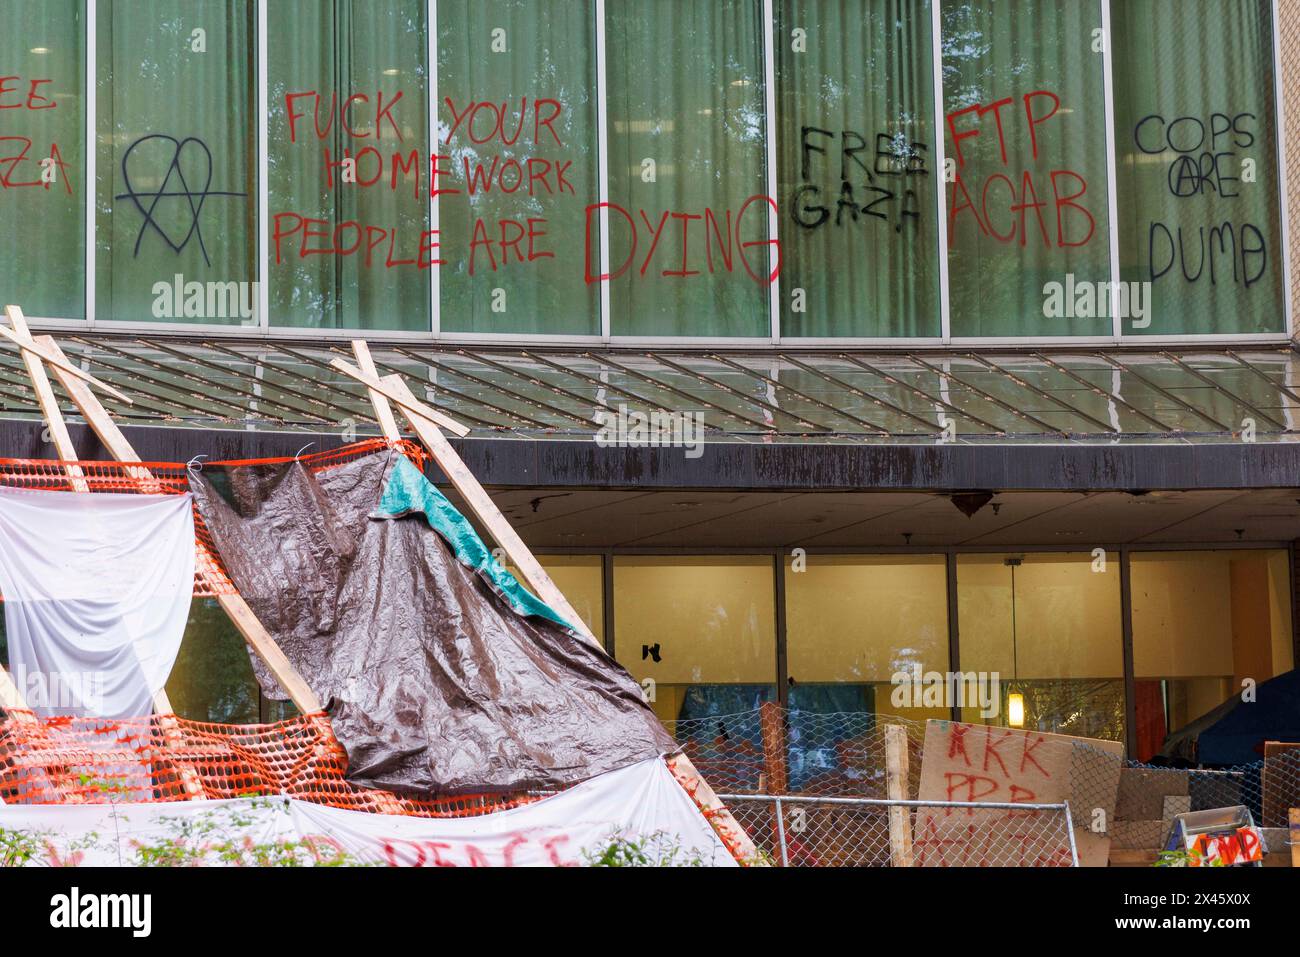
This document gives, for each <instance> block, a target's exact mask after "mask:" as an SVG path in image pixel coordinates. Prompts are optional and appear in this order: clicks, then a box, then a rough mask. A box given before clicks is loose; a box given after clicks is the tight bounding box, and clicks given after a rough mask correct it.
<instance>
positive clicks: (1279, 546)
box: [533, 541, 1300, 757]
mask: <svg viewBox="0 0 1300 957" xmlns="http://www.w3.org/2000/svg"><path fill="white" fill-rule="evenodd" d="M1096 547H1100V548H1103V549H1104V550H1105V551H1106V553H1107V555H1117V556H1118V557H1119V562H1118V572H1119V586H1118V587H1119V592H1120V622H1119V632H1120V653H1121V673H1120V675H1118V676H1116V677H1114V678H1108V679H1105V680H1107V681H1116V682H1121V683H1122V684H1123V686H1124V741H1123V744H1124V746H1125V751H1126V753H1127V754H1128V755H1129V756H1130V757H1131V756H1134V755H1136V753H1137V694H1136V684H1137V677H1136V669H1135V666H1134V648H1135V644H1134V632H1133V587H1132V558H1133V555H1134V554H1149V553H1156V552H1168V553H1177V552H1189V551H1200V552H1217V551H1270V552H1272V551H1277V552H1285V553H1286V555H1287V558H1288V561H1287V575H1288V588H1289V590H1290V591H1289V594H1290V595H1292V596H1294V594H1295V591H1294V589H1295V574H1296V569H1295V554H1296V551H1295V543H1294V542H1289V541H1287V542H1232V543H1229V542H1221V543H1210V544H1206V543H1197V542H1187V543H1176V544H1167V543H1162V544H1151V545H1146V544H1143V545H1118V544H1113V543H1112V544H1102V545H1099V546H1096ZM533 550H534V551H535V552H536V553H537V555H539V556H546V555H589V556H593V557H595V556H599V557H600V559H601V570H602V579H601V594H602V598H603V605H604V608H603V612H604V619H603V620H604V625H605V647H606V649H607V650H608V651H609V653H610V655H611V656H612V655H614V654H615V652H616V649H617V643H616V636H615V631H616V628H617V621H616V619H615V616H614V600H615V582H614V567H615V559H616V558H618V557H623V556H674V555H676V556H680V557H683V558H687V557H714V556H716V557H719V558H726V557H728V556H736V557H752V556H758V555H766V556H769V557H770V558H771V559H772V562H773V573H774V574H773V592H772V604H773V610H774V613H775V615H776V622H775V629H774V641H773V648H772V653H773V656H774V659H775V666H776V669H775V684H776V695H777V700H778V701H779V702H780V703H781V704H785V703H786V702H787V697H788V694H789V643H788V641H789V639H788V618H789V615H788V610H787V596H786V574H787V571H786V565H787V561H788V559H789V556H790V552H789V548H788V547H782V548H754V547H749V548H726V547H722V546H715V547H709V548H682V547H677V546H659V547H655V546H645V547H636V546H626V547H613V548H590V547H588V548H583V547H581V546H573V547H553V548H547V547H538V548H535V549H533ZM806 552H807V555H809V556H814V555H835V556H863V557H870V556H876V555H880V556H890V555H898V556H932V557H934V558H936V559H942V561H943V566H944V570H945V575H944V578H945V581H944V598H945V607H946V611H947V619H948V629H947V635H946V638H947V641H946V651H947V655H948V669H949V670H950V671H953V672H958V671H960V670H961V669H962V664H961V633H960V621H959V615H958V604H959V602H958V598H959V593H958V568H957V566H958V560H959V558H961V557H962V556H963V555H1029V554H1034V555H1063V554H1079V555H1087V556H1089V557H1091V551H1090V550H1086V551H1085V550H1081V549H1080V548H1079V547H1074V548H1069V547H1060V546H1046V545H1036V546H1025V547H1019V548H1007V547H1005V546H991V545H983V546H961V547H958V546H944V547H940V548H934V547H925V546H918V547H902V548H875V547H861V548H852V547H823V548H817V547H809V548H807V549H806ZM1297 626H1300V619H1296V618H1295V615H1294V609H1293V621H1292V629H1293V630H1296V628H1297ZM1297 645H1298V646H1300V638H1297ZM877 683H878V682H877ZM952 720H953V721H961V720H962V714H961V709H960V708H959V707H958V706H957V705H956V704H954V705H953V707H952Z"/></svg>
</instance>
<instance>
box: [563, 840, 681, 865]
mask: <svg viewBox="0 0 1300 957" xmlns="http://www.w3.org/2000/svg"><path fill="white" fill-rule="evenodd" d="M583 858H584V860H585V861H586V863H587V865H588V866H590V867H703V866H704V860H703V858H701V857H700V855H699V852H698V851H694V850H691V851H688V850H686V849H684V848H683V847H682V846H681V844H680V843H678V841H677V839H676V838H674V837H673V836H672V835H670V834H668V833H666V832H664V831H656V832H655V833H654V834H651V835H649V836H644V837H636V836H629V835H624V834H620V833H617V832H615V833H613V834H611V835H610V836H609V838H608V843H607V844H605V845H604V846H603V847H601V848H599V849H595V850H586V851H583Z"/></svg>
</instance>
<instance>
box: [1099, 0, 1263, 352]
mask: <svg viewBox="0 0 1300 957" xmlns="http://www.w3.org/2000/svg"><path fill="white" fill-rule="evenodd" d="M1112 16H1113V17H1114V35H1115V145H1116V153H1117V174H1118V179H1117V185H1118V190H1119V235H1120V272H1121V276H1122V278H1123V279H1124V281H1125V282H1127V283H1150V284H1151V285H1150V302H1151V309H1150V311H1149V312H1148V313H1147V314H1146V315H1144V316H1141V317H1135V318H1134V319H1130V320H1127V321H1126V322H1125V324H1124V331H1125V332H1126V333H1133V334H1137V335H1171V334H1189V333H1194V334H1210V333H1268V332H1283V331H1285V329H1286V311H1285V300H1284V293H1283V282H1282V274H1283V260H1284V259H1285V257H1286V255H1287V251H1286V249H1284V248H1283V246H1282V223H1281V215H1280V210H1281V204H1280V200H1279V189H1280V188H1281V185H1282V183H1281V175H1280V172H1279V169H1278V145H1277V142H1278V141H1277V135H1278V134H1277V120H1276V111H1275V109H1274V91H1273V82H1274V71H1273V10H1272V4H1271V3H1269V2H1267V0H1115V2H1114V3H1113V5H1112Z"/></svg>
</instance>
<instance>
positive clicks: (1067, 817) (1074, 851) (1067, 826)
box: [1061, 801, 1079, 867]
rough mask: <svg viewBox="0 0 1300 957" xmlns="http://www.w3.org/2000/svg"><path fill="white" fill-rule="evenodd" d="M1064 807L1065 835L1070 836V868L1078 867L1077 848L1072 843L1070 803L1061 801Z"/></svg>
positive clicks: (1072, 824)
mask: <svg viewBox="0 0 1300 957" xmlns="http://www.w3.org/2000/svg"><path fill="white" fill-rule="evenodd" d="M1061 803H1062V804H1064V805H1065V833H1066V834H1068V835H1070V866H1071V867H1078V866H1079V846H1078V845H1077V844H1075V842H1074V818H1073V817H1072V816H1071V814H1070V802H1069V801H1062V802H1061Z"/></svg>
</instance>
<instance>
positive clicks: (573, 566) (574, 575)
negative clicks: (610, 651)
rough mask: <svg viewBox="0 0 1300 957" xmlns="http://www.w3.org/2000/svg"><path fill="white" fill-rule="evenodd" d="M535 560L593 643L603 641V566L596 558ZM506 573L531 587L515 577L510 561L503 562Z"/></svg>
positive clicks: (542, 558) (544, 556) (560, 556)
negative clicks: (583, 625) (578, 618)
mask: <svg viewBox="0 0 1300 957" xmlns="http://www.w3.org/2000/svg"><path fill="white" fill-rule="evenodd" d="M537 561H538V562H539V563H540V564H541V566H542V568H543V569H545V571H546V574H548V575H550V576H551V581H553V582H555V587H557V588H558V589H560V594H562V595H563V596H564V597H565V598H566V599H568V601H569V604H570V605H572V606H573V610H574V611H576V612H577V613H578V616H579V617H580V618H581V619H582V620H583V623H584V624H586V626H587V627H588V628H589V629H591V633H592V634H593V635H594V636H595V637H596V640H597V641H600V642H604V640H605V575H604V563H603V561H602V559H601V557H600V556H599V555H538V556H537ZM505 567H506V570H507V571H509V572H510V574H512V575H514V576H515V578H516V579H518V580H519V582H520V584H522V585H523V586H524V587H525V588H528V589H529V590H530V591H531V590H532V589H531V586H529V584H528V583H527V582H526V581H524V579H523V576H522V575H520V574H519V569H518V568H516V567H515V566H514V563H513V562H510V561H509V560H507V561H506V562H505Z"/></svg>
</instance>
